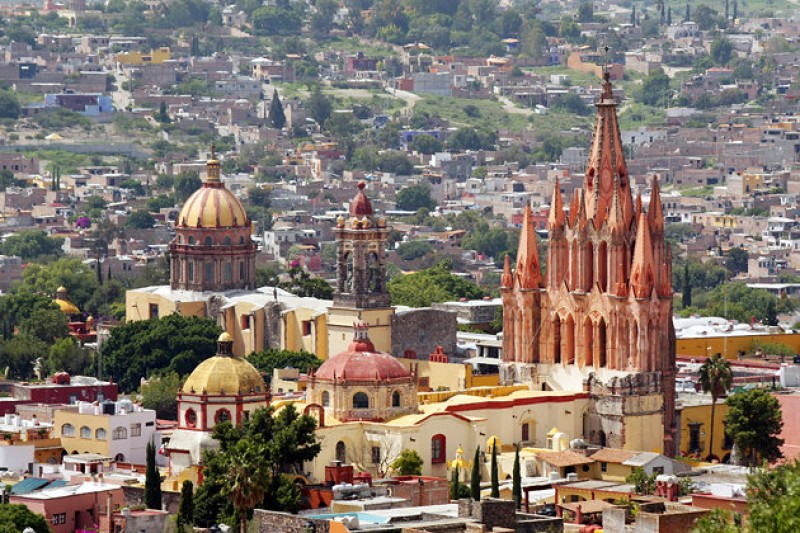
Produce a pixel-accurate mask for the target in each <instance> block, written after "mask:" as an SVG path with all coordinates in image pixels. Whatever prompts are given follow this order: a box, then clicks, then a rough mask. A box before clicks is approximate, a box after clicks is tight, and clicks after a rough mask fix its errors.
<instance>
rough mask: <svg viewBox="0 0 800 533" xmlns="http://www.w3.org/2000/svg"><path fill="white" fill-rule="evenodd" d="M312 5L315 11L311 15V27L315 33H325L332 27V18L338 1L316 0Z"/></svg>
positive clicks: (337, 6)
mask: <svg viewBox="0 0 800 533" xmlns="http://www.w3.org/2000/svg"><path fill="white" fill-rule="evenodd" d="M314 7H315V9H316V12H315V13H314V14H313V15H311V29H312V30H313V31H314V33H315V34H317V35H320V36H324V35H327V34H328V33H329V32H330V31H331V29H332V28H333V20H334V16H335V15H336V11H337V9H338V8H339V3H338V2H334V1H333V0H317V1H316V2H315V4H314Z"/></svg>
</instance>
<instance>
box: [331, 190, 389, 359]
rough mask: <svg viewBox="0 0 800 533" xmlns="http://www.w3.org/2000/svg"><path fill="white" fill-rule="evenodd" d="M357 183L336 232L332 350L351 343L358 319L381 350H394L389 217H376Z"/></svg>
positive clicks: (376, 346)
mask: <svg viewBox="0 0 800 533" xmlns="http://www.w3.org/2000/svg"><path fill="white" fill-rule="evenodd" d="M365 188H366V183H364V182H363V181H362V182H360V183H359V184H358V193H356V196H355V198H353V200H352V202H351V203H350V217H349V218H348V219H345V217H343V216H340V217H339V219H338V220H337V223H336V228H335V229H334V235H335V236H336V287H335V292H334V295H333V306H332V307H331V308H330V309H329V310H328V353H332V354H333V353H339V352H341V351H343V350H345V349H346V348H347V346H348V344H349V343H350V335H351V333H352V330H353V323H355V322H358V321H363V322H365V323H366V324H367V325H368V326H369V329H370V337H371V339H372V341H373V343H374V344H375V348H376V349H377V350H378V351H383V352H387V353H391V319H392V315H393V314H394V309H393V308H392V307H391V305H390V300H389V291H388V288H387V286H386V281H387V280H386V238H387V236H388V234H389V228H388V227H387V226H386V220H385V219H384V218H377V217H375V215H374V213H373V211H372V203H371V202H370V201H369V198H367V195H366V193H365V192H364V189H365Z"/></svg>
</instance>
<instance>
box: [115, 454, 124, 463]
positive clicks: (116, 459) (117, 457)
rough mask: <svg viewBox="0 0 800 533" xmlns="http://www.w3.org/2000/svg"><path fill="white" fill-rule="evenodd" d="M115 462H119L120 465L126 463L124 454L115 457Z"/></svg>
mask: <svg viewBox="0 0 800 533" xmlns="http://www.w3.org/2000/svg"><path fill="white" fill-rule="evenodd" d="M114 460H115V461H116V462H118V463H124V462H125V454H124V453H118V454H117V455H115V456H114Z"/></svg>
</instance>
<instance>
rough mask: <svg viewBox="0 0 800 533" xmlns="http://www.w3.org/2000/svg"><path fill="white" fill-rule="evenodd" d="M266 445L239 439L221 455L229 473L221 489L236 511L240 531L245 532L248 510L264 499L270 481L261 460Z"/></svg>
mask: <svg viewBox="0 0 800 533" xmlns="http://www.w3.org/2000/svg"><path fill="white" fill-rule="evenodd" d="M265 448H266V446H264V445H263V444H260V443H259V444H254V443H250V442H247V441H244V440H242V441H239V442H237V443H235V444H234V445H233V446H231V447H230V448H229V449H228V450H227V451H226V452H225V454H223V455H222V457H223V458H224V460H225V467H226V471H227V474H228V477H227V483H226V484H225V486H224V489H223V490H224V494H225V495H226V496H228V497H229V498H230V499H231V503H233V507H234V508H235V509H236V511H237V512H238V513H239V523H240V525H241V530H240V531H241V533H247V513H248V512H250V511H252V510H253V508H255V506H256V505H258V504H259V503H261V501H263V499H264V493H265V492H266V488H267V483H268V482H269V478H268V475H269V471H268V469H267V468H266V464H265V463H264V461H263V460H262V457H263V456H264V454H265V451H266V450H265Z"/></svg>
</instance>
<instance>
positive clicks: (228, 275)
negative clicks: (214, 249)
mask: <svg viewBox="0 0 800 533" xmlns="http://www.w3.org/2000/svg"><path fill="white" fill-rule="evenodd" d="M232 280H233V265H231V264H230V263H227V262H226V263H222V281H232Z"/></svg>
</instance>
